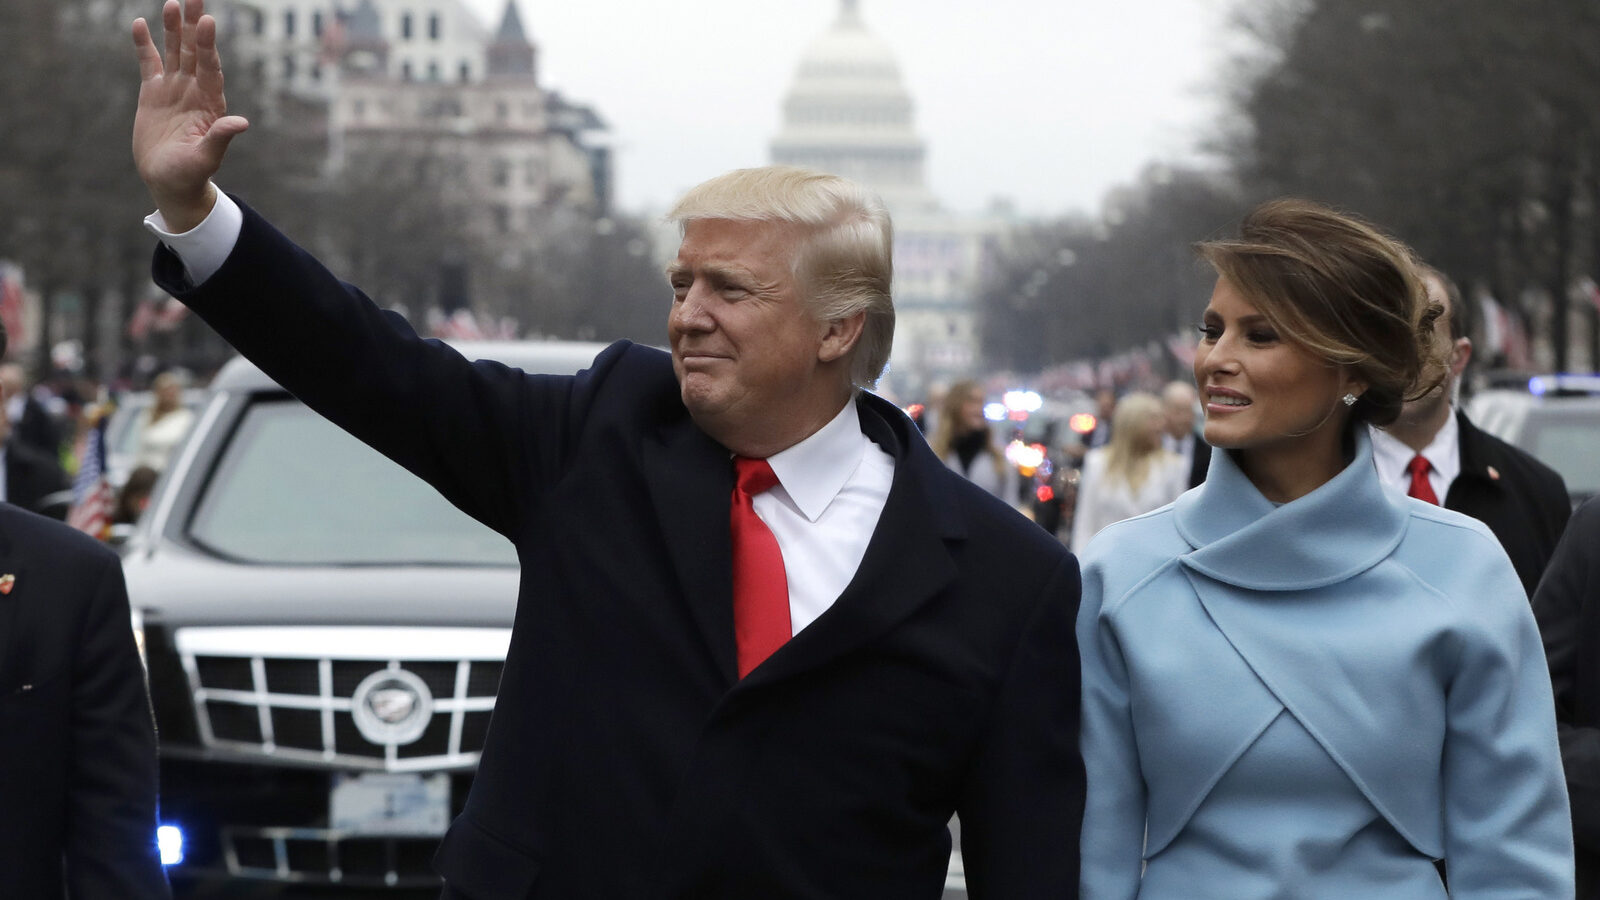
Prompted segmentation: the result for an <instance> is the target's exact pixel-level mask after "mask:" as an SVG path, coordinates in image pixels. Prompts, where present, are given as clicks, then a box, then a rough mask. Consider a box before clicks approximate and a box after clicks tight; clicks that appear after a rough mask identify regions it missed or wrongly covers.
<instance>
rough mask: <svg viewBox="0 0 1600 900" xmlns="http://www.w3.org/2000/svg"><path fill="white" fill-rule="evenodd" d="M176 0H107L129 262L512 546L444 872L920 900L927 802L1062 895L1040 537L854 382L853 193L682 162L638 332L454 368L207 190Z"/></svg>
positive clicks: (199, 109)
mask: <svg viewBox="0 0 1600 900" xmlns="http://www.w3.org/2000/svg"><path fill="white" fill-rule="evenodd" d="M200 13H201V3H200V2H198V0H191V2H189V3H187V4H186V6H185V8H184V10H183V11H182V14H181V15H180V11H179V9H178V5H177V3H176V2H175V0H174V2H169V3H168V4H167V6H166V8H165V9H164V10H163V24H164V25H165V28H166V31H167V41H166V45H167V59H166V61H165V63H164V62H163V61H162V59H161V55H160V53H159V52H158V51H157V49H156V47H155V45H154V42H153V41H152V39H151V37H150V35H149V31H148V28H147V26H146V25H145V24H144V23H143V21H142V20H141V21H140V22H138V23H136V24H135V27H134V35H135V42H136V45H137V47H138V52H139V58H140V68H141V72H142V77H143V86H142V89H141V96H140V104H139V111H138V115H137V118H136V121H135V137H134V155H135V160H136V162H137V163H138V168H139V171H140V173H141V175H142V177H143V178H144V179H145V182H146V184H147V185H148V186H149V188H150V190H151V193H152V195H153V197H154V198H155V200H156V205H157V210H158V211H157V212H156V213H155V214H153V215H152V216H151V218H150V219H148V220H147V222H148V223H149V224H150V225H151V227H152V228H153V229H154V230H156V231H157V232H158V233H159V234H162V235H163V237H162V246H161V247H158V249H157V255H156V259H155V274H156V278H157V281H158V282H159V283H160V284H161V285H163V286H164V287H165V288H166V289H168V290H170V291H171V292H172V293H173V294H174V295H175V296H177V297H178V298H179V299H180V300H182V301H183V302H184V303H186V304H188V305H189V306H190V307H191V308H192V309H194V310H195V311H196V312H197V313H198V314H199V315H201V316H202V317H203V318H204V319H205V320H206V321H208V322H209V323H211V325H212V326H213V327H215V328H216V329H218V331H219V333H220V334H222V335H223V336H224V337H225V338H226V339H227V340H228V341H229V342H231V343H232V344H233V345H234V346H235V347H236V348H238V349H239V350H240V352H242V353H243V354H244V355H245V356H247V357H249V358H251V359H253V360H255V361H256V363H257V364H259V365H260V366H261V368H262V369H263V370H265V371H266V372H267V373H268V374H270V375H272V376H273V377H274V378H276V379H277V380H278V381H279V382H280V383H282V384H283V385H284V386H285V387H286V388H288V389H289V390H290V391H292V392H294V393H295V394H296V396H299V397H301V398H302V399H304V400H305V402H306V403H307V404H308V405H310V406H311V407H312V408H313V409H315V410H317V411H318V412H320V413H321V414H323V415H325V416H327V417H328V418H329V419H331V420H332V421H333V422H335V423H336V424H338V425H340V426H341V427H343V428H345V429H347V430H348V431H350V432H351V433H352V434H354V435H356V436H357V437H358V438H360V439H362V440H364V441H366V442H367V443H369V444H371V445H372V446H374V447H376V448H377V449H379V450H380V451H382V452H383V453H385V454H387V455H389V456H390V457H391V458H393V459H395V460H396V461H398V462H399V463H400V464H401V465H404V466H405V467H407V468H408V469H409V470H410V471H412V472H413V473H415V474H417V475H419V476H420V477H422V478H423V479H425V480H426V481H428V482H429V483H431V484H432V485H434V486H435V487H436V488H437V489H439V490H440V491H441V492H442V493H443V494H444V495H445V496H446V497H447V498H449V499H450V500H451V501H452V502H453V503H455V504H456V505H457V506H458V507H460V508H461V509H463V510H465V511H466V512H468V513H469V514H470V515H473V516H474V517H476V518H478V519H479V520H481V521H483V522H485V523H486V524H488V525H489V526H490V527H492V528H495V529H496V530H498V531H499V532H500V533H502V534H504V535H505V536H506V537H507V538H508V539H510V540H511V541H513V542H514V543H515V544H516V547H517V550H518V554H519V557H520V560H521V563H522V572H523V578H522V584H521V588H520V594H519V599H518V605H517V612H516V620H515V624H514V627H513V632H512V637H511V644H510V649H509V653H508V656H507V659H506V666H505V673H504V676H503V679H502V681H501V685H500V693H499V697H498V700H497V702H496V706H495V713H494V720H493V723H492V725H491V726H490V729H489V736H488V739H487V744H486V746H485V748H484V751H483V754H482V758H481V762H480V765H479V769H478V773H477V778H476V780H475V783H474V785H473V788H472V791H471V793H470V795H469V796H468V798H467V800H466V803H465V810H464V811H463V812H462V814H461V815H460V816H459V817H458V818H457V820H456V821H455V822H454V823H453V824H452V826H451V828H450V830H449V833H448V834H447V836H446V837H445V839H444V841H443V843H442V845H441V847H440V849H439V852H438V854H437V857H436V859H435V867H436V868H437V869H438V871H439V873H440V874H441V875H442V876H443V878H444V881H445V889H444V896H445V897H447V898H472V900H502V898H503V900H511V898H517V900H525V898H563V900H565V898H572V897H603V898H607V900H626V898H636V897H640V898H642V897H649V898H655V897H661V898H679V897H681V898H691V897H692V898H701V900H703V898H730V900H734V898H738V900H748V898H756V897H759V898H763V900H784V898H797V900H798V898H817V900H822V898H833V900H837V898H929V900H931V898H937V897H939V896H941V894H942V888H943V884H944V880H945V872H946V866H947V861H948V857H949V851H950V837H949V832H948V830H947V827H946V826H947V823H948V821H949V819H950V817H951V815H952V814H954V813H959V815H960V820H961V843H962V851H963V859H964V865H965V872H966V878H967V884H968V886H969V890H970V892H971V894H972V896H974V897H1005V898H1032V897H1053V898H1060V897H1073V896H1076V885H1077V853H1076V848H1077V846H1078V823H1079V819H1080V817H1081V812H1082V799H1083V771H1082V763H1081V759H1080V757H1079V754H1078V750H1077V727H1078V705H1079V678H1078V658H1077V653H1076V648H1075V643H1074V640H1073V617H1074V615H1075V612H1076V601H1077V597H1078V592H1079V581H1078V570H1077V564H1076V562H1075V560H1074V559H1073V558H1072V556H1071V555H1070V554H1068V553H1067V552H1066V551H1065V550H1064V549H1063V548H1062V547H1061V546H1060V545H1059V544H1058V543H1057V542H1055V541H1053V540H1051V539H1050V537H1049V536H1048V535H1045V534H1044V533H1043V532H1042V531H1041V530H1039V529H1037V528H1035V527H1034V526H1033V525H1031V524H1030V523H1028V522H1027V521H1026V520H1025V519H1023V518H1021V517H1020V516H1019V515H1017V514H1016V513H1015V512H1014V511H1013V510H1011V509H1010V508H1008V507H1007V506H1006V505H1005V504H1004V503H1002V502H1001V501H999V500H997V499H996V498H994V497H992V496H990V495H988V494H987V493H986V492H984V491H983V490H981V489H980V488H977V487H976V486H973V485H971V484H970V483H968V482H966V481H965V480H964V479H962V478H961V477H960V476H959V475H957V474H955V473H953V472H951V471H950V470H949V469H947V468H946V467H945V466H944V464H943V463H941V462H940V461H939V460H938V459H937V458H935V457H934V456H933V454H932V453H931V452H930V451H929V450H928V448H927V445H926V443H925V442H924V441H923V439H922V437H921V436H920V434H918V433H917V431H916V428H915V426H914V425H913V424H912V423H911V422H910V420H909V419H907V418H906V417H905V416H904V415H903V414H902V413H901V412H900V411H899V410H898V409H896V408H895V407H894V406H892V405H891V404H888V403H886V402H884V401H882V400H880V399H878V398H876V397H874V396H872V395H870V394H868V393H866V392H865V391H863V390H860V388H862V387H865V386H867V385H869V384H871V383H872V382H873V381H874V380H875V379H876V378H877V376H878V374H879V372H880V371H881V369H882V366H883V363H884V361H885V359H886V358H887V354H888V350H889V345H890V340H891V337H892V333H893V316H894V311H893V306H892V303H891V301H890V297H889V293H888V288H889V282H890V261H889V254H890V249H891V246H892V240H891V237H890V226H889V221H888V216H887V213H886V212H884V210H883V208H882V206H881V204H879V203H878V202H877V201H876V200H874V199H872V198H870V197H869V196H868V195H866V194H865V192H863V191H862V190H861V189H859V188H858V187H856V186H855V185H853V184H851V183H849V182H847V181H845V180H843V179H839V178H835V177H832V176H825V175H820V174H817V173H811V172H806V171H804V170H799V169H792V168H785V167H774V168H767V169H754V170H743V171H740V172H734V173H730V174H729V175H725V176H722V177H720V178H717V179H713V180H711V181H710V182H707V183H705V184H703V185H701V186H699V187H697V188H695V189H694V190H693V191H691V192H690V194H689V195H688V196H686V197H685V198H684V199H683V200H682V201H680V202H679V204H678V205H677V207H676V208H675V210H674V211H673V213H672V218H673V219H675V220H676V221H678V222H679V224H680V227H681V230H682V235H683V241H682V245H681V247H680V248H679V251H678V254H677V258H676V260H675V261H674V262H673V263H672V265H671V266H670V270H669V280H670V282H671V287H672V292H673V299H672V302H671V306H670V313H669V316H668V332H669V337H670V343H671V347H672V351H671V353H670V354H668V353H664V352H661V351H659V350H655V349H650V348H646V347H642V346H637V345H634V344H630V343H628V342H619V343H617V344H614V345H612V346H611V347H610V348H608V349H607V350H605V351H604V352H602V353H601V354H600V355H599V356H598V357H597V358H596V359H595V361H594V363H593V365H592V367H591V368H589V369H588V370H586V371H585V372H583V373H580V374H579V375H577V376H575V377H574V376H563V377H557V376H537V375H529V374H526V373H523V372H520V371H517V370H513V369H509V368H506V367H504V366H501V365H498V364H496V363H493V362H486V361H479V362H471V361H468V360H466V359H464V358H463V357H461V356H460V355H459V354H458V353H456V352H455V351H453V350H452V349H450V348H449V347H447V346H445V345H442V344H440V343H437V342H434V341H427V340H423V339H421V338H419V337H418V336H417V335H416V333H415V332H414V331H413V330H412V329H411V328H410V327H409V326H408V325H407V324H406V322H405V321H404V320H403V319H401V318H400V317H399V316H397V315H394V314H392V313H388V312H384V311H381V310H380V309H378V308H377V307H376V306H375V305H374V304H373V303H372V302H370V301H369V300H368V299H367V298H366V297H365V296H363V295H362V294H361V293H360V292H359V291H357V290H356V289H355V288H353V287H350V286H348V285H345V284H342V283H340V282H339V281H338V280H337V279H336V278H335V277H334V276H333V275H331V274H330V273H329V272H328V271H327V270H326V269H324V268H323V267H322V266H321V264H319V263H318V262H317V261H316V260H314V259H313V258H312V257H311V256H310V255H308V254H307V253H305V252H304V251H302V250H300V249H299V248H297V247H295V246H294V245H293V244H292V243H291V242H289V241H288V239H287V238H285V237H284V236H283V235H281V234H279V233H278V232H277V231H276V230H274V229H273V228H272V227H271V226H270V225H269V224H268V223H267V222H266V221H265V220H264V219H263V218H261V217H260V216H259V215H258V214H256V213H255V212H254V211H252V210H250V209H248V208H245V207H242V206H241V205H240V204H239V203H237V202H236V201H235V200H233V199H232V198H228V197H226V196H225V195H221V194H219V193H218V192H217V191H216V189H215V188H214V187H213V186H211V184H210V181H209V178H210V176H211V175H212V174H213V173H214V172H216V171H217V169H218V167H219V166H220V163H221V157H222V155H223V152H224V149H225V147H226V143H227V140H228V139H229V138H230V137H231V136H233V135H235V134H237V133H238V132H240V131H242V130H243V127H244V123H243V122H242V120H239V119H237V118H234V117H227V116H225V115H224V112H225V108H224V104H223V102H222V97H221V84H220V64H219V63H218V61H217V57H216V50H215V23H214V21H212V20H211V18H210V17H204V18H202V17H201V15H200ZM185 22H186V23H187V25H185ZM180 35H181V37H180ZM219 229H220V234H219Z"/></svg>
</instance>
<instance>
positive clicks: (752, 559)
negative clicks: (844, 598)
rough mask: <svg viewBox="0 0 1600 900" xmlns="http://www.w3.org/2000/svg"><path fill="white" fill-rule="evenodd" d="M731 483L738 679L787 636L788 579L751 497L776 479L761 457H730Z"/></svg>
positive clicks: (769, 654)
mask: <svg viewBox="0 0 1600 900" xmlns="http://www.w3.org/2000/svg"><path fill="white" fill-rule="evenodd" d="M733 472H734V477H735V483H734V486H733V504H732V507H731V508H730V510H729V514H728V522H729V524H730V525H731V526H732V531H733V634H734V638H735V639H736V640H737V641H738V644H739V677H740V678H743V677H744V676H746V675H748V674H750V670H751V669H754V668H755V667H756V666H759V665H761V663H762V661H763V660H765V659H766V658H767V657H769V656H771V655H772V653H773V651H775V650H777V649H778V648H779V647H782V646H783V644H784V642H785V641H787V640H788V639H789V637H790V634H791V631H790V624H789V579H788V577H787V576H786V575H785V574H784V571H783V552H782V551H781V550H779V549H778V539H777V538H775V537H773V536H772V530H771V529H770V528H768V527H767V523H765V522H763V521H761V517H760V516H758V515H756V508H755V504H754V503H753V502H752V499H751V498H753V497H754V496H755V495H756V494H759V493H761V492H763V491H767V490H771V489H772V488H773V487H775V486H776V485H777V484H778V476H777V475H774V474H773V473H772V467H771V466H769V465H767V461H766V460H764V459H746V458H745V457H742V456H735V457H734V458H733Z"/></svg>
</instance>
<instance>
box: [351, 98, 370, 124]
mask: <svg viewBox="0 0 1600 900" xmlns="http://www.w3.org/2000/svg"><path fill="white" fill-rule="evenodd" d="M366 117H367V101H365V100H356V101H354V102H352V103H351V104H350V118H352V119H354V120H356V121H357V122H359V121H361V120H362V119H365V118H366Z"/></svg>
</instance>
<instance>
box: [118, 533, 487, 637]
mask: <svg viewBox="0 0 1600 900" xmlns="http://www.w3.org/2000/svg"><path fill="white" fill-rule="evenodd" d="M122 568H123V573H124V574H125V575H126V577H127V581H128V597H129V599H130V601H131V602H132V604H133V606H134V607H135V608H136V609H140V610H142V611H143V612H144V613H145V615H146V617H147V618H148V619H150V620H152V621H159V622H161V623H163V624H164V625H166V626H167V627H169V628H172V627H179V626H186V625H439V626H444V625H449V626H456V627H462V626H465V627H494V628H509V627H510V626H511V620H512V617H513V615H514V613H515V611H516V603H517V581H518V575H519V570H518V569H517V568H515V567H486V566H275V565H257V564H240V563H236V562H230V561H223V560H218V559H216V558H214V557H209V556H205V555H203V554H200V553H196V552H193V551H190V550H187V549H184V548H180V547H175V546H171V545H162V546H158V547H156V548H155V549H142V548H130V550H129V551H128V553H127V554H126V555H125V556H124V557H123V565H122Z"/></svg>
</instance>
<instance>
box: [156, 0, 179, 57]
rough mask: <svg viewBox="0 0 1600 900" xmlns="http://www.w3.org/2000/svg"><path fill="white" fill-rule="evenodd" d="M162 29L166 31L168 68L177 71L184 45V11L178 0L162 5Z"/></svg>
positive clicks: (171, 0) (169, 0)
mask: <svg viewBox="0 0 1600 900" xmlns="http://www.w3.org/2000/svg"><path fill="white" fill-rule="evenodd" d="M161 29H162V30H163V31H164V32H166V34H165V37H166V41H167V70H168V71H171V72H176V71H178V56H179V55H180V54H181V53H182V45H183V11H182V7H180V6H179V5H178V0H167V2H166V3H163V4H162V5H161Z"/></svg>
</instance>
